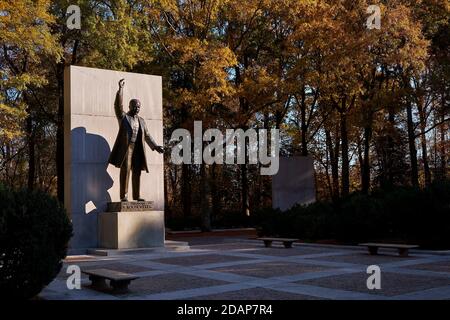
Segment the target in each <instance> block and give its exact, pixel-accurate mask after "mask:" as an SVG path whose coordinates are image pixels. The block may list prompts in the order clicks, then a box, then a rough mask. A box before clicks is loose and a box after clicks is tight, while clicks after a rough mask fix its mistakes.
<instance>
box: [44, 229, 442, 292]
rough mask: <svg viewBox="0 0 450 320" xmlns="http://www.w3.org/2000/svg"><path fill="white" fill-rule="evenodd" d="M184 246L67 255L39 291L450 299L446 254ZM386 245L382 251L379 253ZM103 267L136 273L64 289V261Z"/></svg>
mask: <svg viewBox="0 0 450 320" xmlns="http://www.w3.org/2000/svg"><path fill="white" fill-rule="evenodd" d="M190 245H191V247H190V249H185V250H181V251H176V250H166V251H162V252H161V251H159V252H149V253H145V254H125V255H120V256H114V257H101V256H87V255H84V256H72V257H68V258H67V259H66V260H65V261H64V266H63V268H62V270H61V272H60V273H59V275H58V276H57V278H56V279H55V280H54V281H53V282H52V283H50V284H49V285H48V286H47V287H46V288H45V289H44V290H43V291H42V292H41V294H40V298H41V299H74V300H76V299H101V300H114V299H170V300H172V299H197V300H216V299H222V300H248V299H249V300H299V299H300V300H309V299H339V300H342V299H356V300H361V299H387V300H391V299H392V300H395V299H416V300H417V299H440V300H449V299H450V256H445V255H432V254H417V253H414V254H412V255H411V256H410V257H408V258H402V257H398V256H397V255H396V252H384V251H382V253H383V254H382V255H377V256H371V255H368V254H367V253H366V252H365V251H364V250H361V249H360V248H347V247H341V246H314V245H313V246H311V245H302V244H295V245H294V248H292V249H285V248H283V247H281V246H280V247H278V246H276V247H272V248H265V247H264V246H263V245H262V243H261V242H260V241H256V240H248V239H242V238H240V239H233V238H230V239H228V242H227V241H226V239H224V238H223V237H214V238H208V239H205V241H202V239H201V238H200V237H196V239H195V241H194V242H193V243H190ZM386 253H388V254H386ZM73 264H75V265H78V266H80V267H81V268H82V269H93V268H107V269H112V270H117V271H122V272H127V273H133V274H135V275H137V276H139V277H140V278H139V279H137V280H134V281H133V282H132V283H131V284H130V287H129V288H130V291H129V292H128V293H126V294H113V293H112V292H111V290H110V289H106V290H103V291H99V290H96V289H95V290H94V289H93V288H91V287H90V281H89V279H88V277H87V276H86V275H82V278H81V283H82V289H81V290H68V289H67V285H66V280H67V278H68V277H69V275H68V274H67V273H66V271H67V267H68V266H69V265H73ZM369 265H379V266H380V268H381V287H382V288H381V290H368V289H367V286H366V281H367V278H368V276H369V275H368V274H367V273H366V268H367V266H369Z"/></svg>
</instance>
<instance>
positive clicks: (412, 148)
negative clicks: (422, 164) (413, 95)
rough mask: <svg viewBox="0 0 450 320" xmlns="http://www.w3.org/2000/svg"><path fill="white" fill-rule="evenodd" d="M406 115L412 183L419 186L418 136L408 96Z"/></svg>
mask: <svg viewBox="0 0 450 320" xmlns="http://www.w3.org/2000/svg"><path fill="white" fill-rule="evenodd" d="M406 115H407V126H408V145H409V154H410V158H411V184H412V185H413V186H419V173H418V169H417V151H416V136H415V133H414V123H413V116H412V105H411V101H410V100H409V98H408V101H407V102H406Z"/></svg>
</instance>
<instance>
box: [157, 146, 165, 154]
mask: <svg viewBox="0 0 450 320" xmlns="http://www.w3.org/2000/svg"><path fill="white" fill-rule="evenodd" d="M155 150H156V151H158V152H159V153H164V148H163V147H162V146H156V147H155Z"/></svg>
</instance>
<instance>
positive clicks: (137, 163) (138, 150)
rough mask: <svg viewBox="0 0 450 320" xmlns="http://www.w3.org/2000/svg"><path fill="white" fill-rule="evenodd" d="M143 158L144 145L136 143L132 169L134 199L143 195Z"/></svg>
mask: <svg viewBox="0 0 450 320" xmlns="http://www.w3.org/2000/svg"><path fill="white" fill-rule="evenodd" d="M138 138H139V136H138ZM143 158H144V151H143V147H142V145H141V144H140V143H136V146H135V147H134V152H133V157H132V159H131V161H132V165H131V167H132V168H131V170H132V172H133V174H132V176H131V181H132V183H133V200H139V198H140V197H141V194H140V190H141V170H142V161H143Z"/></svg>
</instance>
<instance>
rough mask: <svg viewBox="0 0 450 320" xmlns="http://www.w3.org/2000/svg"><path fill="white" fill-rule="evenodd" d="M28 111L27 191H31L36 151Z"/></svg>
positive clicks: (34, 174)
mask: <svg viewBox="0 0 450 320" xmlns="http://www.w3.org/2000/svg"><path fill="white" fill-rule="evenodd" d="M31 117H32V115H31V112H30V111H29V114H28V117H27V120H26V122H27V124H26V132H27V138H28V189H30V190H33V189H34V185H35V181H36V152H35V151H36V150H35V144H36V142H35V131H34V128H33V119H32V118H31Z"/></svg>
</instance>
